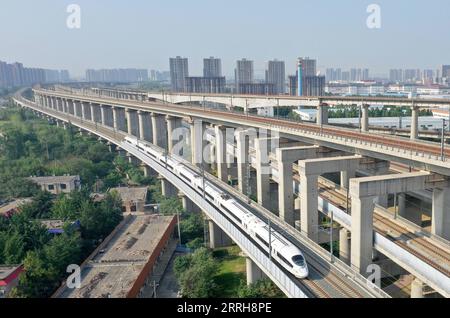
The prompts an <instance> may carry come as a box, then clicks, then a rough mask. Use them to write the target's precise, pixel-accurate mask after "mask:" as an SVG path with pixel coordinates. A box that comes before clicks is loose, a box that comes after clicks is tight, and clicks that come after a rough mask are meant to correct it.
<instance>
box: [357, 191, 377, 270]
mask: <svg viewBox="0 0 450 318" xmlns="http://www.w3.org/2000/svg"><path fill="white" fill-rule="evenodd" d="M373 209H374V204H373V198H372V197H364V198H356V197H352V240H351V264H352V267H354V268H355V269H356V270H358V271H359V272H360V273H361V274H363V275H366V274H367V273H366V270H367V267H368V266H369V265H370V264H371V263H372V250H373Z"/></svg>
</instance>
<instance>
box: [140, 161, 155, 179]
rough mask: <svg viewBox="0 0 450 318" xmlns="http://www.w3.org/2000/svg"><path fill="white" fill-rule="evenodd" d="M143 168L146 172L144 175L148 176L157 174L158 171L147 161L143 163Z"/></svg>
mask: <svg viewBox="0 0 450 318" xmlns="http://www.w3.org/2000/svg"><path fill="white" fill-rule="evenodd" d="M141 169H142V171H143V172H144V177H146V178H149V177H154V176H157V173H156V171H155V170H153V169H152V168H150V167H149V166H148V165H146V164H145V163H142V164H141Z"/></svg>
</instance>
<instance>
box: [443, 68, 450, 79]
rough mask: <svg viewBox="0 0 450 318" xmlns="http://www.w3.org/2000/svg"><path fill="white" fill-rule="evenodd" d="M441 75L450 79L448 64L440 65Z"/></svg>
mask: <svg viewBox="0 0 450 318" xmlns="http://www.w3.org/2000/svg"><path fill="white" fill-rule="evenodd" d="M441 77H442V78H447V79H450V65H442V68H441Z"/></svg>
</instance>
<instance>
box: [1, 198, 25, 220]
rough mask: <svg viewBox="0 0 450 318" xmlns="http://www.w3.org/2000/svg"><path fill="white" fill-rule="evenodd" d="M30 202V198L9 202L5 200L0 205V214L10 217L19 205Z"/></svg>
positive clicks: (17, 209)
mask: <svg viewBox="0 0 450 318" xmlns="http://www.w3.org/2000/svg"><path fill="white" fill-rule="evenodd" d="M29 202H31V199H30V198H27V199H18V200H14V201H11V202H7V203H5V204H3V205H0V216H1V215H3V216H5V217H10V216H12V215H13V214H14V213H17V212H18V211H19V208H20V206H21V205H23V204H26V203H29Z"/></svg>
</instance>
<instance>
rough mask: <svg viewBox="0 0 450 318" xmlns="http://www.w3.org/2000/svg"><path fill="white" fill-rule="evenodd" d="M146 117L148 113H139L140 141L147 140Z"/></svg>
mask: <svg viewBox="0 0 450 318" xmlns="http://www.w3.org/2000/svg"><path fill="white" fill-rule="evenodd" d="M145 117H146V112H144V111H141V110H140V111H138V122H139V139H142V140H146V139H145V130H146V127H145Z"/></svg>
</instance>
